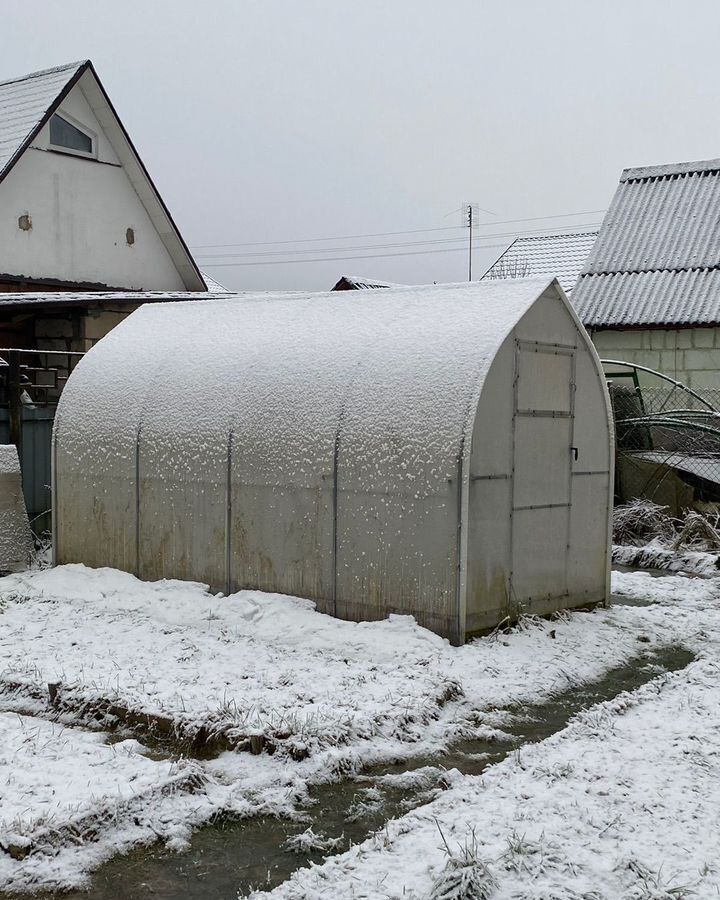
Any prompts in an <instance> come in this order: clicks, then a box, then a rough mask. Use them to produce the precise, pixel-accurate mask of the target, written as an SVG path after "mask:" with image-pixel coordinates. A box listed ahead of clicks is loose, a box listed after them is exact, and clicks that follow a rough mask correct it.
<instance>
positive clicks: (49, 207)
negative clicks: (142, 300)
mask: <svg viewBox="0 0 720 900" xmlns="http://www.w3.org/2000/svg"><path fill="white" fill-rule="evenodd" d="M58 112H59V113H60V114H61V115H62V113H63V112H65V113H66V114H68V115H70V116H71V117H72V118H73V119H75V120H77V121H78V122H79V123H80V124H82V125H83V126H85V127H86V128H88V129H89V130H91V131H93V132H95V134H96V135H97V140H98V155H97V159H86V158H83V157H80V156H73V155H70V154H65V153H57V152H52V151H50V150H48V147H49V125H46V126H45V127H44V128H43V130H42V131H41V132H40V134H39V135H38V137H37V139H36V140H35V141H34V143H33V145H32V146H31V147H29V148H28V150H27V151H26V152H25V154H24V156H23V157H22V158H21V159H20V160H19V161H18V162H17V164H16V165H15V167H14V168H13V170H12V171H11V172H10V173H9V175H8V176H7V178H6V179H5V181H4V182H3V183H2V184H0V275H3V274H7V275H14V276H25V277H27V278H34V279H43V278H47V279H56V280H60V281H68V282H91V283H93V284H102V285H107V286H109V287H122V288H128V289H145V290H183V289H184V285H183V281H182V279H181V277H180V275H179V273H178V271H177V269H176V267H175V264H174V263H173V261H172V259H171V258H170V256H169V254H168V252H167V250H166V248H165V245H164V244H163V242H162V240H161V239H160V237H159V235H158V232H157V230H156V228H155V226H154V224H153V223H152V221H151V219H150V217H149V216H148V214H147V212H146V210H145V207H144V206H143V204H142V203H141V202H140V199H139V198H138V196H137V193H136V192H135V189H134V188H133V186H132V184H131V183H130V181H129V179H128V177H127V175H126V173H125V170H124V169H123V168H122V166H121V165H120V164H119V161H118V157H117V156H116V154H115V152H114V151H113V148H112V146H111V145H110V142H109V141H108V140H107V138H106V136H105V135H104V133H103V130H102V128H101V126H100V124H99V122H98V121H97V119H96V118H95V116H94V114H93V112H92V110H91V108H90V106H89V104H88V102H87V100H86V99H85V96H84V94H83V93H82V89H81V87H80V85H76V86H75V87H74V88H73V90H72V91H71V92H70V94H69V95H68V96H67V97H66V98H65V100H64V101H63V103H62V105H61V107H60V109H59V110H58ZM23 215H28V216H30V218H31V220H32V228H31V229H30V230H23V229H21V228H20V227H19V223H18V219H19V217H20V216H23ZM128 228H132V229H133V232H134V239H135V241H134V244H132V245H129V244H128V242H127V239H126V235H127V229H128Z"/></svg>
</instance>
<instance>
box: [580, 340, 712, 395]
mask: <svg viewBox="0 0 720 900" xmlns="http://www.w3.org/2000/svg"><path fill="white" fill-rule="evenodd" d="M590 336H591V337H592V341H593V343H594V344H595V348H596V349H597V351H598V353H599V354H600V357H601V358H603V359H620V360H626V361H628V362H633V363H636V364H637V365H640V366H647V367H648V368H650V369H657V371H659V372H662V373H663V374H664V375H669V376H670V378H674V379H675V380H676V381H682V382H683V384H686V385H688V387H691V388H694V389H695V390H701V389H702V388H714V389H720V328H713V327H707V328H653V329H641V328H638V329H632V330H630V329H628V330H627V331H621V330H615V329H607V330H603V331H592V332H591V335H590Z"/></svg>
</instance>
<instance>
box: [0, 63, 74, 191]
mask: <svg viewBox="0 0 720 900" xmlns="http://www.w3.org/2000/svg"><path fill="white" fill-rule="evenodd" d="M86 62H87V61H86V60H83V61H81V62H75V63H68V64H67V65H65V66H57V67H56V68H54V69H44V70H43V71H42V72H33V73H32V74H31V75H25V76H23V77H22V78H14V79H12V80H10V81H3V82H0V179H2V177H3V175H4V174H5V171H6V170H7V169H8V168H9V166H10V164H11V163H12V161H13V159H14V158H15V156H16V155H17V154H18V152H19V151H21V150H22V149H23V146H24V144H25V142H26V140H27V139H28V138H29V137H30V135H32V133H33V132H34V131H35V129H36V128H37V127H38V125H39V124H40V123H41V122H42V120H43V118H44V117H45V115H46V113H47V112H48V110H49V109H50V107H51V106H52V104H53V103H54V101H55V100H56V99H57V98H58V96H59V94H60V93H61V92H62V90H63V88H64V87H65V86H66V85H67V83H68V82H69V81H70V80H71V79H72V78H73V77H74V75H75V74H76V73H77V72H78V70H79V69H81V68H82V67H83V66H84V65H85V64H86Z"/></svg>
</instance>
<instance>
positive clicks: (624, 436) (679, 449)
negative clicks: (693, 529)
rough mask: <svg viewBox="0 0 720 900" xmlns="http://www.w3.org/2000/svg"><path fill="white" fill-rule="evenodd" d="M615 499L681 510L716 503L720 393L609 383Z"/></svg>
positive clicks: (634, 381)
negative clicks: (643, 501)
mask: <svg viewBox="0 0 720 900" xmlns="http://www.w3.org/2000/svg"><path fill="white" fill-rule="evenodd" d="M608 386H609V389H610V399H611V402H612V407H613V415H614V418H615V432H616V435H615V439H616V482H615V488H616V494H617V497H618V499H619V501H620V502H627V501H630V500H634V499H636V498H641V499H646V500H652V501H654V502H656V503H662V504H664V505H666V506H668V507H669V508H670V509H671V510H672V511H673V512H674V514H680V513H681V512H682V510H684V509H690V508H696V509H697V508H700V509H702V508H703V505H704V504H716V503H720V390H706V391H703V392H702V393H698V392H695V391H691V390H689V389H688V388H686V387H684V386H683V385H679V384H675V383H673V382H670V381H660V380H659V379H658V380H657V381H656V382H655V383H651V384H642V383H641V382H640V381H639V379H638V378H637V377H635V378H625V379H610V380H609V385H608Z"/></svg>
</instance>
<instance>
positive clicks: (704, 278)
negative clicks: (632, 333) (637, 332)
mask: <svg viewBox="0 0 720 900" xmlns="http://www.w3.org/2000/svg"><path fill="white" fill-rule="evenodd" d="M573 304H574V305H575V307H576V309H577V311H578V314H579V315H580V318H581V319H582V320H583V322H584V323H585V324H586V325H588V326H589V327H595V328H597V327H602V326H607V327H616V328H617V327H629V326H636V327H637V326H652V325H665V326H668V325H694V324H698V325H708V324H715V323H718V322H720V159H715V160H705V161H701V162H697V163H691V162H685V163H676V164H673V165H668V166H650V167H645V168H634V169H625V171H624V172H623V173H622V176H621V178H620V184H619V185H618V188H617V190H616V192H615V196H614V198H613V201H612V203H611V204H610V208H609V209H608V211H607V214H606V215H605V219H604V221H603V224H602V227H601V229H600V234H599V236H598V239H597V241H596V242H595V245H594V247H593V249H592V252H591V253H590V256H589V257H588V260H587V264H586V265H585V267H584V269H583V272H582V274H581V276H580V278H579V280H578V283H577V285H576V287H575V289H574V291H573Z"/></svg>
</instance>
